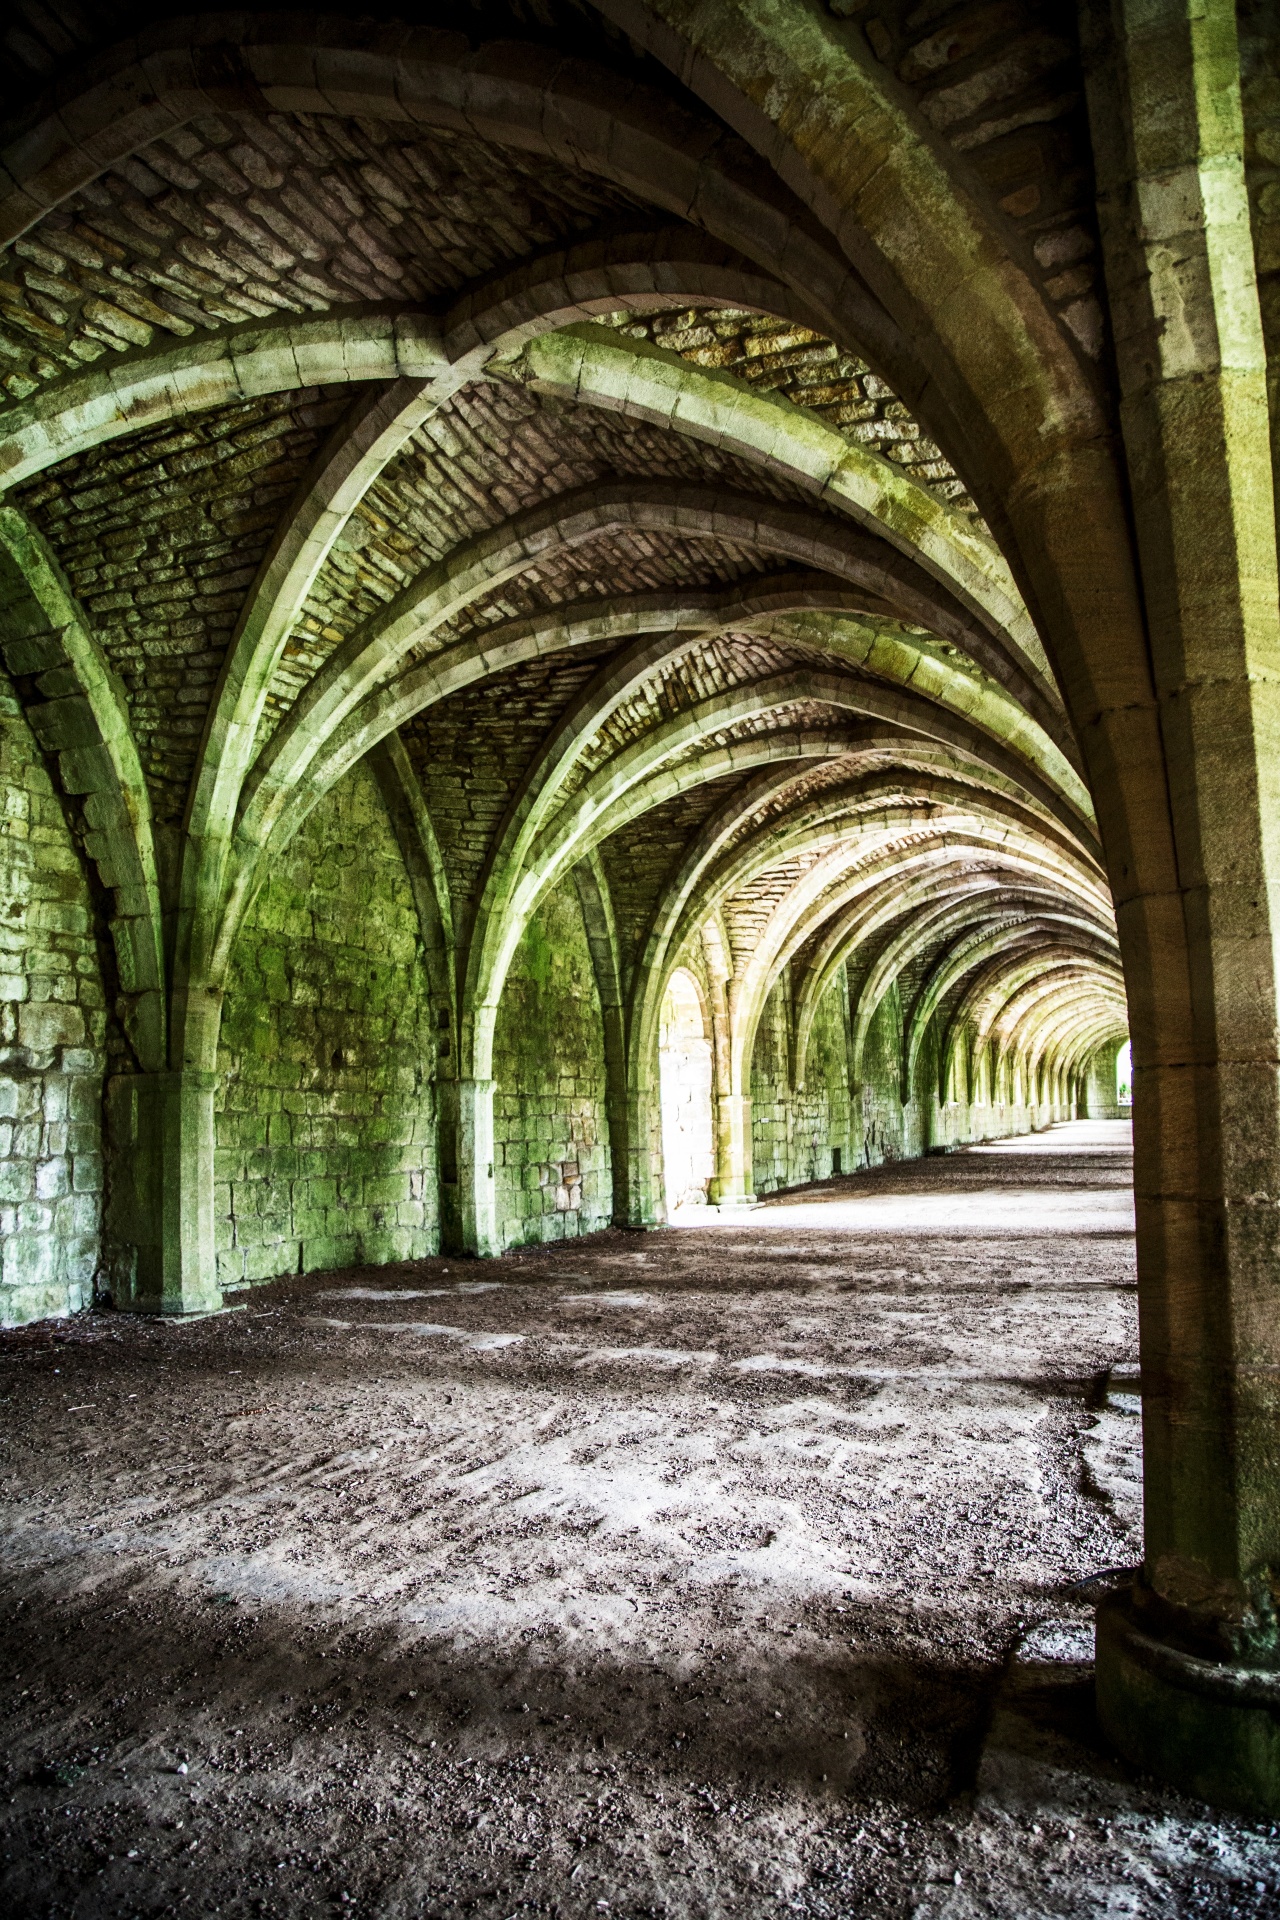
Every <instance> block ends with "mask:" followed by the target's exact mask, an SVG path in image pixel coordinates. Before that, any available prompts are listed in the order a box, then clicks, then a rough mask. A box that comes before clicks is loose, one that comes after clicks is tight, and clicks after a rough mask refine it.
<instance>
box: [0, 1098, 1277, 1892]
mask: <svg viewBox="0 0 1280 1920" xmlns="http://www.w3.org/2000/svg"><path fill="white" fill-rule="evenodd" d="M1128 1174H1129V1161H1128V1155H1127V1130H1126V1129H1125V1128H1123V1127H1120V1126H1105V1125H1098V1124H1095V1125H1092V1126H1090V1125H1081V1126H1076V1127H1072V1128H1060V1129H1056V1130H1055V1131H1054V1132H1053V1133H1052V1134H1050V1135H1048V1136H1043V1137H1041V1138H1040V1139H1038V1140H1036V1141H1033V1142H1028V1143H1021V1144H1018V1145H1014V1146H1010V1147H1008V1148H1003V1149H993V1148H988V1149H983V1150H979V1151H975V1152H970V1153H966V1154H962V1155H953V1156H949V1157H946V1158H935V1159H930V1160H927V1161H925V1162H923V1163H920V1164H917V1165H912V1166H906V1167H898V1168H885V1169H880V1170H878V1171H877V1172H874V1173H869V1174H861V1175H856V1176H851V1177H849V1178H846V1179H843V1180H837V1181H832V1182H830V1183H828V1184H827V1185H825V1186H823V1187H821V1188H810V1189H807V1190H805V1192H804V1193H802V1194H800V1195H792V1196H790V1197H788V1198H787V1199H785V1200H781V1201H778V1202H776V1203H771V1204H770V1205H769V1206H766V1207H764V1208H762V1209H759V1210H758V1211H756V1212H754V1213H751V1214H749V1215H747V1216H746V1217H745V1218H740V1219H736V1220H721V1219H719V1218H718V1217H716V1216H709V1217H708V1218H707V1223H706V1224H703V1222H702V1220H700V1219H698V1218H697V1216H693V1218H694V1221H695V1224H692V1225H689V1224H686V1225H684V1226H682V1227H679V1228H674V1229H669V1230H667V1231H665V1232H661V1233H652V1234H647V1235H641V1234H634V1235H628V1234H620V1233H609V1234H602V1235H599V1236H597V1237H596V1238H594V1239H592V1240H586V1241H578V1242H575V1243H570V1244H569V1245H566V1246H562V1247H556V1248H546V1249H541V1250H538V1251H537V1252H530V1253H525V1254H521V1255H516V1256H512V1257H509V1258H507V1259H505V1260H503V1261H501V1262H495V1263H493V1264H491V1265H483V1266H482V1265H478V1264H476V1263H460V1262H457V1261H451V1260H448V1259H441V1260H433V1261H426V1262H422V1263H419V1264H416V1265H414V1266H412V1267H400V1268H394V1269H387V1268H380V1269H369V1270H364V1271H361V1272H358V1273H356V1272H349V1273H342V1274H329V1275H317V1276H314V1277H312V1278H309V1279H307V1280H299V1279H297V1278H293V1279H290V1280H287V1281H280V1282H277V1283H276V1284H275V1285H274V1286H272V1287H268V1288H263V1289H259V1290H255V1292H254V1293H253V1294H252V1295H251V1296H241V1298H242V1300H243V1302H244V1304H243V1305H242V1306H241V1307H240V1308H239V1310H237V1311H232V1312H228V1313H226V1314H223V1315H220V1316H217V1317H215V1318H211V1319H207V1320H204V1321H199V1322H188V1323H182V1324H174V1323H159V1322H153V1321H144V1320H134V1319H129V1318H126V1317H125V1316H122V1315H113V1314H110V1313H92V1314H85V1315H83V1316H81V1317H80V1318H78V1319H76V1320H74V1321H70V1322H63V1323H60V1324H58V1325H44V1326H41V1327H37V1328H29V1329H25V1330H22V1331H20V1332H15V1333H10V1334H6V1335H4V1336H2V1337H0V1356H2V1357H0V1381H3V1383H4V1385H3V1394H4V1401H3V1408H2V1410H0V1422H2V1425H3V1430H4V1461H3V1470H2V1471H3V1479H2V1484H0V1498H2V1501H3V1512H4V1522H5V1528H4V1542H3V1584H2V1590H0V1614H2V1618H3V1643H2V1651H0V1713H2V1714H3V1732H4V1738H3V1749H4V1752H3V1764H4V1765H5V1767H6V1769H7V1779H6V1783H5V1785H4V1786H3V1790H0V1819H2V1820H3V1827H4V1832H3V1836H2V1837H0V1912H3V1913H4V1914H5V1915H23V1916H25V1915H53V1914H59V1915H68V1914H74V1915H82V1916H90V1915H122V1916H124V1915H134V1914H138V1915H144V1914H145V1915H151V1914H175V1913H184V1914H186V1913H191V1914H195V1913H223V1914H235V1915H241V1914H243V1915H251V1914H253V1915H256V1914H270V1915H320V1914H344V1915H350V1914H360V1915H366V1916H384V1915H385V1916H400V1915H413V1916H420V1915H421V1916H427V1915H431V1916H435V1915H439V1916H444V1915H454V1914H458V1915H461V1914H474V1915H484V1916H493V1917H494V1920H506V1916H508V1915H518V1914H519V1915H523V1914H547V1915H553V1914H554V1915H561V1916H564V1917H565V1920H568V1917H569V1916H577V1915H587V1914H597V1913H609V1914H612V1915H615V1916H637V1917H638V1916H642V1915H664V1916H665V1915H689V1916H702V1915H721V1914H735V1915H753V1914H783V1913H788V1912H793V1913H802V1914H808V1915H813V1916H824V1915H851V1914H874V1915H877V1916H879V1915H886V1916H897V1915H902V1916H907V1915H914V1916H918V1917H919V1920H943V1916H947V1917H948V1920H960V1917H961V1916H967V1915H976V1914H992V1913H995V1914H1001V1915H1016V1916H1037V1915H1072V1916H1079V1915H1103V1914H1105V1915H1108V1916H1122V1915H1123V1916H1127V1915H1152V1916H1155V1915H1160V1916H1164V1915H1170V1914H1189V1915H1191V1914H1194V1915H1213V1916H1219V1915H1227V1914H1280V1838H1277V1831H1276V1830H1275V1829H1272V1828H1269V1827H1262V1826H1258V1825H1252V1824H1250V1823H1248V1822H1243V1821H1231V1820H1215V1819H1213V1818H1211V1817H1210V1816H1209V1815H1208V1813H1207V1812H1206V1810H1205V1809H1204V1808H1202V1807H1200V1806H1198V1805H1196V1804H1194V1803H1191V1802H1187V1801H1182V1800H1178V1799H1177V1798H1175V1797H1174V1796H1172V1795H1169V1794H1166V1793H1163V1792H1161V1791H1159V1790H1158V1789H1157V1788H1156V1787H1155V1786H1154V1785H1153V1784H1152V1783H1150V1782H1144V1781H1141V1780H1135V1779H1134V1778H1133V1777H1132V1775H1131V1774H1130V1773H1128V1772H1127V1771H1126V1769H1124V1768H1123V1767H1122V1766H1120V1765H1119V1764H1118V1763H1116V1762H1114V1761H1113V1760H1111V1759H1110V1758H1109V1757H1108V1756H1107V1755H1106V1753H1105V1752H1104V1751H1103V1749H1102V1747H1101V1745H1100V1742H1099V1740H1098V1737H1097V1734H1096V1731H1095V1728H1094V1723H1093V1716H1092V1703H1091V1680H1090V1676H1091V1669H1090V1665H1089V1659H1090V1652H1091V1621H1092V1614H1091V1609H1090V1606H1089V1594H1090V1592H1096V1591H1097V1587H1096V1586H1095V1587H1093V1588H1091V1587H1090V1586H1089V1585H1088V1584H1087V1582H1088V1577H1089V1576H1091V1575H1095V1574H1098V1573H1099V1572H1100V1571H1102V1570H1105V1569H1113V1568H1117V1567H1125V1566H1127V1565H1130V1564H1132V1563H1133V1562H1134V1561H1135V1560H1136V1558H1137V1556H1138V1551H1139V1548H1138V1539H1139V1535H1138V1519H1139V1511H1138V1507H1139V1489H1138V1482H1137V1478H1136V1475H1137V1447H1138V1431H1137V1429H1138V1419H1137V1407H1138V1401H1137V1396H1136V1378H1135V1371H1134V1366H1133V1361H1134V1353H1135V1321H1136V1309H1135V1295H1134V1287H1133V1241H1132V1219H1131V1206H1130V1200H1129V1193H1128ZM1081 1582H1085V1583H1086V1584H1084V1585H1083V1586H1082V1585H1081V1584H1080V1583H1081ZM6 1802H7V1804H5V1803H6Z"/></svg>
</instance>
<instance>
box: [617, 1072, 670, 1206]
mask: <svg viewBox="0 0 1280 1920" xmlns="http://www.w3.org/2000/svg"><path fill="white" fill-rule="evenodd" d="M656 1104H657V1100H656V1095H655V1093H654V1090H653V1088H652V1087H629V1088H628V1089H627V1093H626V1136H625V1141H624V1148H625V1152H626V1160H627V1167H626V1208H627V1211H626V1218H625V1219H624V1220H616V1219H615V1225H618V1226H628V1227H656V1226H657V1225H659V1223H660V1222H661V1221H662V1220H664V1219H665V1218H666V1209H665V1205H663V1206H662V1207H660V1206H659V1187H660V1182H659V1180H658V1177H657V1167H656V1166H655V1160H654V1151H653V1134H654V1108H655V1106H656ZM610 1111H611V1112H612V1109H611V1110H610ZM613 1151H614V1153H615V1155H616V1154H617V1152H618V1149H617V1148H616V1147H615V1148H614V1149H613ZM614 1194H615V1201H616V1195H617V1175H616V1173H615V1176H614Z"/></svg>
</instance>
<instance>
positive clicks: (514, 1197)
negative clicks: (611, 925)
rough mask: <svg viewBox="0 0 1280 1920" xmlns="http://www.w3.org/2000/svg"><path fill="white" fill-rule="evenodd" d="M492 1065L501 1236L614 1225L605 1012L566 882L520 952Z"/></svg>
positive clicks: (554, 1235)
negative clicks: (605, 1057)
mask: <svg viewBox="0 0 1280 1920" xmlns="http://www.w3.org/2000/svg"><path fill="white" fill-rule="evenodd" d="M493 1075H494V1081H495V1083H496V1084H495V1091H494V1179H495V1184H496V1187H497V1217H498V1231H499V1235H500V1238H501V1241H502V1245H503V1246H504V1247H513V1246H523V1245H527V1244H529V1243H531V1242H536V1241H542V1240H562V1239H568V1238H572V1237H574V1236H576V1235H577V1234H580V1233H594V1232H595V1231H596V1230H597V1229H598V1228H600V1227H606V1226H608V1224H609V1221H610V1218H611V1216H612V1211H613V1195H612V1184H611V1180H612V1175H611V1166H610V1158H609V1129H608V1121H607V1118H606V1110H605V1063H604V1022H603V1019H602V1017H601V1013H600V996H599V993H598V992H597V989H596V982H595V975H594V972H593V971H592V965H591V954H590V950H589V948H588V946H587V936H586V931H585V929H584V927H583V924H582V912H581V909H580V908H579V905H578V901H577V896H576V894H575V893H574V892H573V890H572V889H571V888H569V887H557V888H555V889H553V890H552V891H551V892H550V893H548V894H546V895H545V896H544V897H543V899H542V900H541V901H540V903H539V906H538V910H537V912H536V913H535V914H534V915H533V917H532V918H531V920H530V922H529V925H528V927H527V928H526V929H525V934H524V938H523V939H522V940H521V942H520V946H519V948H518V950H517V952H516V956H515V958H514V960H513V961H512V965H511V970H510V972H509V973H508V975H507V981H506V985H505V987H504V989H503V994H502V1003H501V1006H500V1007H499V1009H498V1021H497V1028H496V1031H495V1034H494V1049H493Z"/></svg>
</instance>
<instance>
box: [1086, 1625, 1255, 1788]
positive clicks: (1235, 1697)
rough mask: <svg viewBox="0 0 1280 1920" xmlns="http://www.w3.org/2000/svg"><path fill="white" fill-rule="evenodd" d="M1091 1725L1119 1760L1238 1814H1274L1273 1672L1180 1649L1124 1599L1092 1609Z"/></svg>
mask: <svg viewBox="0 0 1280 1920" xmlns="http://www.w3.org/2000/svg"><path fill="white" fill-rule="evenodd" d="M1097 1698H1098V1719H1099V1722H1100V1724H1101V1727H1102V1731H1103V1733H1104V1734H1105V1735H1106V1737H1107V1739H1108V1740H1109V1741H1110V1742H1111V1744H1112V1746H1113V1747H1115V1748H1116V1750H1117V1751H1118V1752H1119V1753H1121V1754H1123V1756H1124V1758H1125V1759H1126V1760H1129V1761H1131V1762H1132V1764H1133V1765H1134V1766H1136V1767H1141V1768H1142V1769H1143V1771H1144V1772H1147V1773H1154V1774H1156V1775H1158V1777H1159V1778H1160V1779H1162V1780H1165V1781H1167V1782H1168V1783H1169V1785H1170V1786H1173V1787H1177V1788H1178V1789H1179V1790H1180V1791H1181V1792H1183V1793H1191V1794H1195V1795H1196V1796H1197V1797H1198V1798H1199V1799H1201V1800H1207V1801H1208V1802H1209V1803H1210V1805H1211V1806H1215V1807H1222V1808H1230V1809H1232V1810H1234V1811H1236V1812H1238V1813H1248V1814H1254V1815H1262V1816H1263V1817H1264V1818H1266V1819H1275V1818H1276V1817H1277V1816H1280V1673H1272V1672H1268V1671H1265V1670H1263V1669H1262V1668H1258V1667H1229V1666H1226V1665H1222V1664H1219V1663H1218V1662H1216V1661H1212V1660H1200V1659H1197V1658H1196V1657H1195V1655H1194V1654H1189V1653H1182V1652H1180V1651H1179V1649H1178V1648H1176V1647H1173V1646H1170V1645H1169V1643H1168V1642H1167V1641H1165V1640H1157V1639H1156V1638H1155V1637H1154V1636H1153V1635H1151V1634H1149V1633H1147V1632H1145V1631H1144V1630H1143V1628H1142V1627H1141V1626H1139V1624H1138V1621H1137V1616H1136V1613H1135V1610H1134V1605H1133V1601H1132V1599H1131V1597H1130V1595H1129V1594H1128V1593H1115V1594H1109V1595H1108V1596H1107V1598H1106V1599H1105V1600H1103V1601H1101V1602H1100V1603H1099V1606H1098V1624H1097Z"/></svg>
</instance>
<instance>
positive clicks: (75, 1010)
mask: <svg viewBox="0 0 1280 1920" xmlns="http://www.w3.org/2000/svg"><path fill="white" fill-rule="evenodd" d="M18 1038H19V1040H20V1041H21V1044H22V1045H23V1046H24V1047H26V1048H27V1049H28V1051H29V1052H31V1053H36V1054H43V1053H53V1052H55V1051H56V1050H57V1048H59V1047H79V1046H82V1045H83V1043H84V1039H85V1026H84V1015H83V1014H82V1013H81V1011H80V1009H79V1007H75V1006H67V1005H64V1004H62V1003H61V1002H56V1001H46V1002H45V1003H44V1004H43V1005H41V1006H33V1005H27V1006H24V1007H23V1008H22V1009H21V1011H20V1013H19V1015H18Z"/></svg>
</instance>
